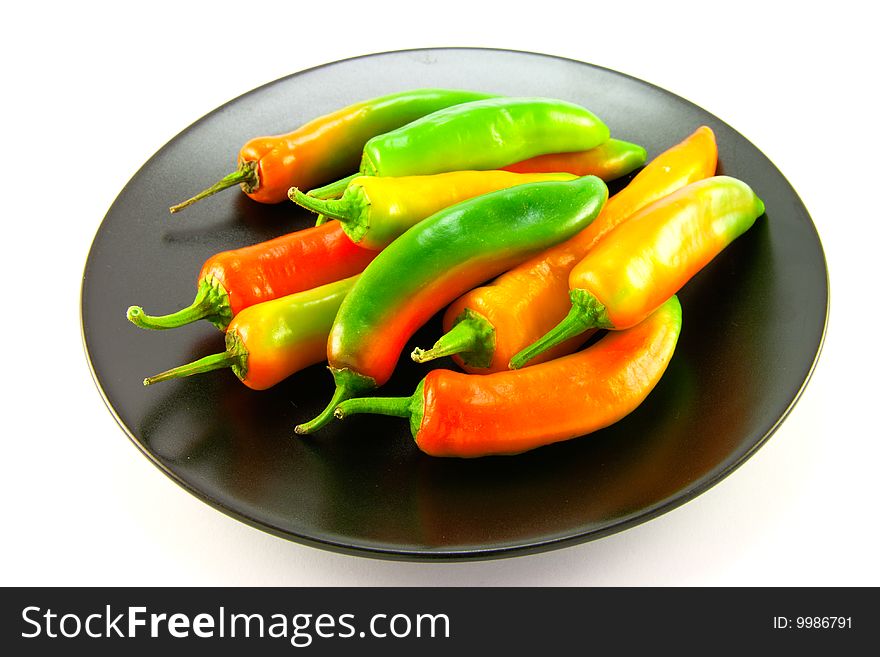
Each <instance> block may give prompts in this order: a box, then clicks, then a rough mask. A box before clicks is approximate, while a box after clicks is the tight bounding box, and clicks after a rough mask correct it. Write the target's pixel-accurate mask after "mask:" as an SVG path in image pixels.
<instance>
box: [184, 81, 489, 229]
mask: <svg viewBox="0 0 880 657" xmlns="http://www.w3.org/2000/svg"><path fill="white" fill-rule="evenodd" d="M491 97H492V96H491V94H484V93H478V92H473V91H456V90H446V89H415V90H412V91H404V92H401V93H396V94H390V95H388V96H382V97H380V98H373V99H371V100H365V101H361V102H359V103H355V104H354V105H349V106H348V107H344V108H342V109H340V110H337V111H335V112H332V113H330V114H327V115H325V116H321V117H318V118H316V119H314V120H312V121H309V122H308V123H306V124H305V125H303V126H301V127H299V128H297V129H296V130H294V131H293V132H289V133H287V134H283V135H272V136H268V137H257V138H255V139H251V140H250V141H249V142H247V143H246V144H245V145H244V146H242V148H241V151H240V152H239V154H238V170H236V171H234V172H232V173H230V174H229V175H228V176H225V177H224V178H222V179H221V180H220V181H218V182H217V183H215V184H214V185H212V186H211V187H208V188H207V189H206V190H204V191H202V192H199V193H198V194H196V195H195V196H193V197H192V198H190V199H188V200H186V201H184V202H183V203H178V204H177V205H174V206H172V207H171V208H170V210H171V212H179V211H180V210H182V209H183V208H185V207H187V206H189V205H192V204H193V203H195V202H196V201H199V200H201V199H203V198H206V197H208V196H211V195H212V194H216V193H217V192H219V191H221V190H224V189H227V188H229V187H234V186H235V185H241V188H242V190H243V191H244V193H245V194H247V195H248V196H250V197H251V198H252V199H254V200H255V201H259V202H261V203H280V202H281V201H286V200H287V190H288V189H290V188H291V187H300V188H303V189H311V188H312V187H315V186H317V185H319V184H322V183H324V182H327V181H328V180H333V179H335V178H339V177H340V176H343V175H345V174H347V173H350V172H352V171H356V170H357V168H358V164H359V163H360V160H361V153H362V152H363V148H364V145H365V144H366V143H367V141H369V140H370V139H371V138H372V137H375V136H376V135H379V134H382V133H385V132H388V131H389V130H394V129H396V128H399V127H401V126H403V125H406V124H407V123H409V122H411V121H414V120H415V119H418V118H421V117H423V116H425V115H426V114H430V113H432V112H435V111H437V110H440V109H444V108H446V107H450V106H452V105H458V104H461V103H467V102H470V101H474V100H482V99H485V98H491Z"/></svg>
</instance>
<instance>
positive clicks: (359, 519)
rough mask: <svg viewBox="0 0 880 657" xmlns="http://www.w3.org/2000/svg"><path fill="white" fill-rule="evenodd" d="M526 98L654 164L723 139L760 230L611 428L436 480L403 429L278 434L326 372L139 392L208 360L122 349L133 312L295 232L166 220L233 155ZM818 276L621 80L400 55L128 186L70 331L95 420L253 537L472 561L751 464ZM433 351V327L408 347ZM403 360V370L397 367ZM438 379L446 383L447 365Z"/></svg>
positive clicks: (465, 56)
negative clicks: (606, 130) (341, 128)
mask: <svg viewBox="0 0 880 657" xmlns="http://www.w3.org/2000/svg"><path fill="white" fill-rule="evenodd" d="M428 86H433V87H454V88H455V87H457V88H469V89H475V90H482V91H491V92H496V93H499V94H508V95H518V96H525V95H540V96H550V97H555V98H561V99H565V100H569V101H573V102H575V103H580V104H582V105H585V106H587V107H589V108H590V109H592V110H593V111H594V112H596V113H597V114H598V115H599V116H600V117H602V118H603V119H604V120H605V121H606V122H607V123H608V125H609V127H610V128H611V132H612V134H613V135H615V136H617V137H620V138H622V139H627V140H631V141H635V142H637V143H640V144H642V145H644V146H645V147H646V148H647V149H648V152H649V154H650V156H651V157H653V156H655V155H657V154H658V153H660V152H661V151H663V150H664V149H666V148H668V147H670V146H672V145H673V144H675V143H677V142H679V141H680V140H681V139H683V138H684V137H686V136H687V135H688V134H689V133H691V132H692V131H693V130H694V129H696V128H697V127H698V126H700V125H702V124H705V125H708V126H710V127H711V128H712V129H713V130H714V131H715V134H716V136H717V139H718V144H719V151H720V169H719V173H724V174H728V175H732V176H735V177H738V178H740V179H742V180H744V181H746V182H747V183H749V184H750V185H752V187H753V188H754V189H755V191H756V192H757V193H758V195H759V196H760V197H761V198H762V199H763V200H764V202H765V204H766V207H767V214H766V216H765V217H762V218H761V219H759V220H758V222H757V223H756V225H755V226H754V227H753V228H752V229H751V230H750V231H749V232H748V233H746V235H744V236H743V237H741V238H740V239H739V240H737V241H736V242H734V244H733V245H732V246H731V247H730V248H728V249H727V250H726V251H725V252H724V253H723V254H721V256H719V257H718V258H716V259H715V260H714V261H713V262H712V263H711V264H710V266H709V267H708V268H706V269H705V270H704V271H703V272H701V273H700V274H699V275H698V276H697V277H696V278H694V279H693V280H692V281H691V282H690V283H689V284H688V285H687V286H686V288H685V289H684V290H683V291H682V292H681V294H680V298H681V302H682V306H683V309H684V329H683V332H682V336H681V340H680V342H679V346H678V350H677V352H676V354H675V357H674V358H673V360H672V363H671V365H670V367H669V369H668V371H667V372H666V375H665V376H664V377H663V380H662V381H661V382H660V384H659V386H658V387H657V388H656V390H654V392H653V393H652V394H651V395H650V396H649V398H648V399H647V400H646V401H645V403H644V404H643V405H642V406H641V407H640V408H639V409H638V410H637V411H636V412H634V413H633V414H631V415H630V416H629V417H627V418H625V419H624V420H623V421H621V422H619V423H618V424H616V425H614V426H612V427H610V428H608V429H605V430H603V431H600V432H598V433H596V434H593V435H591V436H589V437H586V438H582V439H578V440H572V441H569V442H566V443H561V444H557V445H552V446H549V447H544V448H541V449H538V450H536V451H533V452H530V453H527V454H524V455H520V456H516V457H494V458H484V459H476V460H454V459H436V458H431V457H428V456H425V455H423V454H422V453H421V452H419V451H418V450H417V449H416V447H415V445H414V444H413V442H412V439H411V437H410V434H409V429H408V425H407V423H406V422H404V421H402V420H399V419H397V418H386V417H377V416H357V417H354V418H351V419H349V420H346V421H345V422H337V423H335V424H334V425H333V426H331V427H330V428H328V429H325V430H323V431H321V432H320V433H318V434H317V435H315V436H314V437H312V438H309V439H302V438H297V437H295V436H294V434H293V427H294V425H296V424H297V423H299V422H301V421H303V420H306V419H309V418H311V417H312V416H313V415H315V413H317V411H319V410H320V409H321V408H322V407H323V406H324V404H325V403H326V401H327V400H328V398H329V395H330V392H331V389H332V381H331V377H330V375H329V374H328V373H327V372H326V370H325V369H324V368H323V367H320V366H316V367H312V368H309V369H308V370H306V371H304V372H301V373H299V374H297V375H295V376H293V377H291V378H290V379H288V380H287V381H286V382H284V383H283V384H281V385H279V386H277V387H276V388H275V389H273V390H271V391H266V392H254V391H251V390H249V389H247V388H246V387H244V386H243V385H242V384H241V383H240V382H239V381H238V380H237V379H236V378H235V377H234V375H233V374H232V373H231V372H229V371H221V372H215V373H212V374H209V375H203V376H200V377H193V378H190V379H186V380H181V381H174V382H169V383H163V384H161V385H156V386H154V387H151V388H144V387H143V386H142V385H141V380H142V378H143V377H144V376H145V375H148V374H153V373H155V372H157V371H160V370H162V369H165V368H167V367H170V366H173V365H177V364H180V363H184V362H187V361H190V360H192V359H194V358H198V357H200V356H204V355H206V354H208V353H212V352H215V351H219V350H222V348H223V346H222V345H223V339H222V335H221V334H219V333H218V332H217V331H216V330H215V329H214V328H213V327H211V326H210V325H208V324H207V323H204V322H202V323H200V324H198V325H193V326H188V327H185V328H181V329H178V330H175V331H164V332H147V331H140V330H138V329H136V328H135V327H134V326H132V325H130V324H129V323H128V322H127V321H126V319H125V309H126V308H127V307H128V306H129V305H130V304H134V303H136V304H140V305H142V306H143V307H144V308H145V309H146V310H147V311H148V312H168V311H171V310H174V309H176V308H178V307H181V306H183V305H186V304H188V303H189V302H190V301H191V300H192V297H193V294H194V292H195V277H196V275H197V273H198V271H199V268H200V267H201V264H202V262H203V261H204V260H205V259H206V258H208V257H209V256H210V255H211V254H213V253H215V252H217V251H220V250H223V249H229V248H234V247H239V246H243V245H247V244H251V243H253V242H257V241H262V240H265V239H267V238H270V237H273V236H276V235H278V234H280V233H282V232H285V231H289V230H292V229H297V228H302V227H305V226H307V225H310V223H311V219H312V217H310V216H307V215H306V213H305V212H303V211H299V210H298V209H297V208H295V207H294V206H293V205H292V204H286V203H285V204H282V205H278V206H264V205H260V204H258V203H255V202H253V201H251V200H249V199H248V198H247V197H245V196H244V195H243V194H241V193H240V192H239V191H237V190H231V191H226V192H223V193H221V194H220V195H218V196H215V197H213V198H211V199H208V200H205V201H202V202H201V203H199V204H197V205H195V206H193V207H191V208H189V209H187V210H186V211H185V212H184V213H182V214H179V215H175V216H173V217H172V216H171V215H169V214H168V209H167V208H168V206H169V205H171V204H172V203H174V202H177V201H179V200H181V199H183V198H186V197H187V196H189V195H191V194H192V193H193V192H195V191H197V190H199V189H201V188H203V187H205V186H206V185H207V184H209V183H211V182H213V181H214V180H215V179H217V178H218V177H219V176H220V175H222V174H224V173H226V172H227V171H229V170H230V169H231V167H234V164H235V156H236V153H237V150H238V148H239V146H240V145H241V144H242V143H244V141H246V140H247V139H248V138H250V137H252V136H255V135H260V134H272V133H280V132H286V131H288V130H289V129H291V128H293V127H295V126H297V125H299V124H301V123H303V122H305V121H307V120H308V119H311V118H313V117H315V116H318V115H321V114H324V113H326V112H329V111H331V110H333V109H336V108H338V107H341V106H343V105H348V104H350V103H352V102H355V101H357V100H361V99H364V98H370V97H373V96H379V95H382V94H385V93H390V92H393V91H398V90H404V89H409V88H417V87H428ZM827 310H828V279H827V274H826V267H825V259H824V255H823V252H822V247H821V245H820V243H819V239H818V236H817V234H816V230H815V227H814V226H813V224H812V222H811V220H810V217H809V215H808V214H807V211H806V210H805V208H804V206H803V204H802V203H801V201H800V199H799V198H798V196H797V194H796V193H795V191H794V190H793V189H792V188H791V186H790V185H789V184H788V183H787V181H786V180H785V178H783V176H782V174H781V173H780V172H779V171H778V170H777V169H776V168H775V167H774V166H773V164H772V163H771V162H770V161H769V160H768V159H767V158H766V157H765V156H764V155H763V154H762V153H761V152H760V151H758V150H757V149H756V148H755V147H754V146H752V144H750V143H749V142H748V141H746V140H745V139H744V138H743V137H742V136H740V135H739V134H738V133H736V132H735V131H733V130H732V129H731V128H730V127H729V126H727V125H726V124H724V123H723V122H722V121H720V120H718V119H717V118H715V117H714V116H712V115H711V114H708V113H707V112H705V111H703V110H702V109H700V108H699V107H696V106H695V105H693V104H691V103H689V102H687V101H685V100H683V99H681V98H679V97H677V96H675V95H673V94H670V93H668V92H666V91H664V90H662V89H659V88H657V87H655V86H652V85H650V84H647V83H645V82H642V81H640V80H636V79H634V78H631V77H628V76H626V75H622V74H620V73H616V72H613V71H609V70H606V69H602V68H597V67H594V66H590V65H587V64H584V63H581V62H575V61H570V60H565V59H559V58H555V57H550V56H545V55H536V54H528V53H520V52H510V51H494V50H481V49H440V50H415V51H405V52H393V53H384V54H378V55H371V56H368V57H362V58H357V59H351V60H346V61H342V62H336V63H333V64H329V65H326V66H322V67H319V68H316V69H312V70H308V71H304V72H302V73H298V74H295V75H292V76H290V77H287V78H284V79H282V80H278V81H277V82H273V83H271V84H268V85H266V86H263V87H260V88H259V89H256V90H254V91H251V92H249V93H247V94H245V95H243V96H241V97H239V98H237V99H235V100H233V101H231V102H230V103H227V104H226V105H224V106H223V107H221V108H219V109H217V110H216V111H214V112H212V113H211V114H209V115H207V116H206V117H204V118H202V119H201V120H199V121H197V122H196V123H195V124H193V125H192V126H190V127H189V128H187V129H186V130H185V131H183V132H182V133H181V134H180V135H178V136H177V137H175V138H174V139H173V140H171V141H170V142H169V143H168V144H167V145H166V146H165V147H164V148H162V150H160V151H159V152H158V153H157V154H156V155H155V156H154V157H153V158H151V159H150V160H149V162H147V164H145V165H144V166H143V168H142V169H141V170H140V171H139V172H138V173H137V174H136V175H135V176H134V178H132V180H131V182H129V183H128V185H126V187H125V189H124V190H123V191H122V193H121V194H120V195H119V197H118V198H117V199H116V202H115V203H114V204H113V206H112V207H111V208H110V211H109V212H108V213H107V216H106V218H105V219H104V222H103V224H102V225H101V227H100V229H99V230H98V233H97V236H96V237H95V240H94V243H93V245H92V249H91V253H90V254H89V258H88V262H87V264H86V268H85V272H84V276H83V288H82V329H83V336H84V341H85V346H86V352H87V355H88V358H89V360H90V362H91V367H92V371H93V373H94V376H95V380H96V381H97V384H98V387H99V388H100V390H101V392H102V394H103V396H104V398H105V400H106V402H107V405H108V406H109V408H110V410H111V411H112V412H113V414H114V415H115V416H116V418H117V419H118V421H119V423H120V425H121V426H122V428H123V429H124V430H125V432H126V433H127V434H128V435H129V437H130V438H131V439H132V440H133V441H134V442H135V444H136V445H137V446H138V447H139V448H140V449H141V450H142V451H143V452H144V454H146V455H147V456H148V457H149V458H150V459H152V460H153V462H154V463H155V464H156V465H158V466H159V468H161V469H162V470H163V471H164V472H165V473H166V474H167V475H168V476H170V477H171V478H172V479H174V480H175V481H176V482H178V483H179V484H181V485H182V486H184V487H185V488H186V489H187V490H189V491H190V492H192V493H193V494H195V495H196V496H198V497H199V498H201V499H202V500H204V501H206V502H208V503H209V504H211V505H212V506H214V507H216V508H218V509H220V510H222V511H224V512H225V513H228V514H229V515H231V516H233V517H235V518H238V519H239V520H242V521H244V522H247V523H249V524H252V525H254V526H256V527H259V528H261V529H264V530H266V531H269V532H272V533H274V534H277V535H280V536H283V537H286V538H290V539H293V540H296V541H300V542H303V543H307V544H311V545H317V546H321V547H325V548H329V549H333V550H338V551H343V552H354V553H358V554H365V555H372V556H382V557H396V558H408V559H416V558H428V559H451V558H487V557H498V556H504V555H510V554H521V553H524V552H535V551H540V550H546V549H550V548H554V547H560V546H563V545H570V544H573V543H578V542H582V541H586V540H590V539H594V538H598V537H600V536H604V535H607V534H610V533H612V532H615V531H619V530H621V529H624V528H626V527H630V526H633V525H635V524H637V523H639V522H643V521H645V520H647V519H649V518H652V517H654V516H657V515H658V514H660V513H662V512H664V511H668V510H670V509H672V508H674V507H676V506H678V505H679V504H682V503H683V502H686V501H687V500H689V499H691V498H693V497H694V496H695V495H698V494H699V493H701V492H703V491H705V490H706V489H708V488H709V487H710V486H712V485H713V484H715V483H716V482H718V481H719V480H720V479H721V478H722V477H724V476H725V475H727V474H729V473H730V472H731V471H732V470H733V469H734V468H736V467H737V466H738V465H739V464H741V463H742V462H743V461H744V460H745V459H746V458H748V457H749V456H750V455H751V454H752V453H753V452H754V451H755V450H756V449H757V448H758V447H759V446H760V445H761V444H762V443H763V442H764V441H765V440H766V439H767V438H768V437H769V436H770V434H771V433H773V431H774V430H775V429H776V428H777V427H778V426H779V423H780V422H781V421H782V419H783V418H784V417H785V416H786V414H787V413H788V412H789V410H790V409H791V407H792V405H793V404H794V403H795V401H796V400H797V398H798V396H799V395H800V393H801V391H802V389H803V387H804V385H805V383H806V381H807V379H808V378H809V376H810V373H811V371H812V369H813V366H814V364H815V361H816V358H817V357H818V353H819V350H820V347H821V344H822V339H823V336H824V331H825V323H826V317H827ZM439 334H440V327H439V321H438V318H435V319H434V320H433V321H432V322H431V323H430V324H429V325H427V326H426V327H424V328H423V329H422V330H421V331H420V332H419V334H418V335H417V336H416V337H415V339H414V340H413V341H412V343H411V346H416V345H421V346H424V345H429V344H431V343H433V341H434V339H435V338H436V337H437V336H438V335H439ZM406 353H408V351H407V352H406ZM436 365H437V366H444V367H449V366H450V365H451V361H448V360H444V361H440V362H438V363H437V364H436ZM426 371H427V369H426V368H425V366H417V365H415V364H413V363H411V362H410V361H409V360H408V359H404V360H403V361H402V362H401V363H400V365H399V367H398V371H397V372H396V373H395V376H394V378H393V379H392V381H391V382H390V383H389V384H387V385H386V386H385V388H384V389H383V394H390V395H396V394H410V392H411V391H412V390H413V388H414V387H415V385H416V383H417V382H418V381H419V379H420V378H421V377H422V376H423V375H424V374H425V372H426Z"/></svg>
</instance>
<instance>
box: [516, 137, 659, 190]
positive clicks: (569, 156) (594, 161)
mask: <svg viewBox="0 0 880 657" xmlns="http://www.w3.org/2000/svg"><path fill="white" fill-rule="evenodd" d="M647 159H648V153H647V151H646V150H645V149H644V148H642V147H641V146H639V145H637V144H631V143H629V142H628V141H621V140H620V139H609V140H608V141H606V142H605V143H604V144H600V145H599V146H596V148H591V149H590V150H588V151H576V152H574V153H547V154H546V155H536V156H535V157H531V158H529V159H528V160H523V161H522V162H517V163H515V164H509V165H507V166H506V167H502V169H504V170H505V171H513V172H514V173H542V172H549V171H564V172H565V173H573V174H575V175H576V176H598V177H599V178H601V179H602V180H604V181H605V182H609V181H611V180H616V179H617V178H620V177H621V176H625V175H626V174H628V173H631V172H632V171H635V170H636V169H638V168H639V167H640V166H642V165H643V164H644V163H645V160H647Z"/></svg>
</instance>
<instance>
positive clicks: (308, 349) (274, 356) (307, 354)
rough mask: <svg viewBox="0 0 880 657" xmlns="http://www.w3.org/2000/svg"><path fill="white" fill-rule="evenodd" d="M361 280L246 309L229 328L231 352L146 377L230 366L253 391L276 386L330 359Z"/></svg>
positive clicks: (175, 375) (148, 382)
mask: <svg viewBox="0 0 880 657" xmlns="http://www.w3.org/2000/svg"><path fill="white" fill-rule="evenodd" d="M356 280H357V276H353V277H351V278H345V279H343V280H341V281H336V282H334V283H328V284H327V285H322V286H320V287H317V288H315V289H312V290H306V291H305V292H298V293H297V294H291V295H289V296H286V297H282V298H280V299H275V300H273V301H266V302H265V303H260V304H257V305H256V306H251V307H249V308H246V309H245V310H243V311H242V312H241V313H239V314H238V315H236V316H235V318H234V319H233V320H232V322H230V324H229V327H228V328H227V329H226V351H224V352H222V353H219V354H213V355H211V356H205V357H204V358H200V359H199V360H197V361H195V362H193V363H189V364H187V365H181V366H180V367H175V368H174V369H171V370H168V371H167V372H162V373H161V374H157V375H155V376H152V377H148V378H146V379H144V385H145V386H146V385H152V384H153V383H159V382H160V381H167V380H169V379H179V378H181V377H185V376H192V375H193V374H201V373H203V372H210V371H212V370H216V369H220V368H223V367H229V368H231V369H232V371H233V372H234V373H235V376H237V377H238V378H239V379H240V380H241V382H242V383H244V384H245V385H246V386H247V387H248V388H251V389H253V390H265V389H266V388H271V387H272V386H274V385H275V384H276V383H279V382H281V381H283V380H284V379H286V378H287V377H289V376H290V375H291V374H294V373H296V372H298V371H299V370H301V369H303V368H305V367H308V366H309V365H314V364H315V363H320V362H321V361H322V360H324V358H325V356H326V355H327V335H328V334H329V333H330V327H331V326H332V325H333V319H334V318H335V317H336V312H337V311H338V310H339V306H340V305H341V304H342V300H343V299H344V298H345V295H346V294H348V292H349V291H350V290H351V288H352V287H353V286H354V283H355V281H356Z"/></svg>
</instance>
